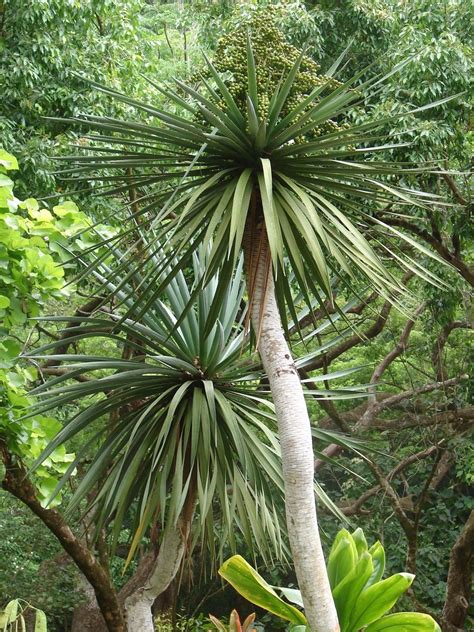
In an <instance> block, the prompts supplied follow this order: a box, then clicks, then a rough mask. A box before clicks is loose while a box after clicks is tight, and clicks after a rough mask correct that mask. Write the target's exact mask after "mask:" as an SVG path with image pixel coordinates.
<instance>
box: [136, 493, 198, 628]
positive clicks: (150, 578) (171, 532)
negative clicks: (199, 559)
mask: <svg viewBox="0 0 474 632" xmlns="http://www.w3.org/2000/svg"><path fill="white" fill-rule="evenodd" d="M193 511H194V494H191V495H190V497H189V498H188V500H187V501H186V504H185V507H184V509H183V512H182V514H181V515H180V517H179V519H178V522H177V524H176V525H169V526H168V527H167V528H166V529H165V532H164V536H163V540H162V542H161V546H160V550H159V553H158V555H157V557H156V560H155V562H154V564H153V566H152V568H151V570H150V572H149V573H148V575H147V577H146V581H145V582H144V584H143V585H142V586H140V588H138V589H137V590H135V591H134V592H133V593H132V594H131V595H129V596H128V597H127V598H126V599H125V602H124V607H125V613H126V619H127V630H128V632H137V631H138V630H140V632H154V630H155V627H154V623H153V613H152V607H153V604H154V602H155V599H156V598H157V597H158V595H161V594H162V593H163V592H164V591H165V590H166V589H167V588H168V586H169V585H170V584H171V582H172V581H173V579H174V578H175V577H176V575H177V574H178V571H179V568H180V566H181V562H182V561H183V557H184V553H185V550H186V545H187V542H188V538H189V533H190V530H191V521H192V515H193Z"/></svg>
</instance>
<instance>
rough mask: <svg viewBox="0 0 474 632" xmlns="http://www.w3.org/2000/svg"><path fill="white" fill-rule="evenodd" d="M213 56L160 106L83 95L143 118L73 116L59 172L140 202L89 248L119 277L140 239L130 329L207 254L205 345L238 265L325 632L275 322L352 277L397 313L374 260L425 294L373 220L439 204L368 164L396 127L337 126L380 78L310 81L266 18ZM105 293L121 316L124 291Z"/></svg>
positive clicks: (331, 619) (315, 625) (301, 57)
mask: <svg viewBox="0 0 474 632" xmlns="http://www.w3.org/2000/svg"><path fill="white" fill-rule="evenodd" d="M215 58H216V60H217V61H216V63H215V65H213V64H212V63H211V62H210V61H208V60H206V64H207V66H206V69H205V71H203V72H202V73H201V74H200V75H199V76H197V75H196V76H195V77H194V79H193V81H191V82H190V83H191V84H192V85H188V84H185V83H183V82H181V81H179V80H176V82H175V83H176V85H175V87H174V88H170V87H167V86H162V85H157V84H155V83H154V82H151V83H152V85H153V86H154V88H155V89H156V90H157V91H158V92H159V93H160V94H161V97H162V98H163V97H165V101H166V103H167V106H166V108H164V109H160V108H158V107H155V106H154V105H153V104H146V103H142V102H138V101H136V100H134V99H131V98H129V97H127V96H125V95H123V94H120V93H118V92H116V91H114V90H111V89H109V88H107V87H105V86H102V85H98V84H95V83H92V85H93V86H95V87H96V89H97V90H100V91H102V92H104V93H106V94H108V95H110V96H111V97H112V98H115V99H119V100H121V101H122V102H124V103H126V104H128V105H129V106H132V107H135V108H136V109H137V110H138V111H139V112H140V117H139V118H137V120H136V121H135V120H124V119H112V118H105V117H100V116H94V115H84V116H81V117H80V118H77V119H73V121H74V122H75V123H77V124H80V125H81V126H82V128H83V129H84V128H85V129H88V130H90V133H89V134H88V135H86V136H85V137H84V139H88V143H89V144H88V145H85V144H84V143H83V144H82V145H81V152H80V154H78V155H73V156H67V157H63V158H61V159H62V160H64V161H66V162H68V163H69V165H68V167H67V169H66V172H68V173H69V176H70V177H71V178H72V179H73V180H74V182H77V181H81V180H84V181H87V182H89V183H91V182H92V183H93V186H96V185H95V184H94V183H95V181H99V182H100V183H101V188H100V190H101V192H102V193H103V194H105V195H107V194H108V195H118V194H121V193H127V192H128V191H130V190H134V191H136V192H138V194H137V196H136V197H135V198H134V201H133V203H132V204H131V213H130V217H131V223H130V224H129V225H125V226H124V228H123V230H122V231H121V232H120V234H118V235H117V236H115V237H113V238H111V239H109V240H108V241H107V242H106V243H105V244H102V248H103V247H104V245H107V246H108V248H107V250H108V254H107V256H109V257H110V255H111V254H112V256H113V253H114V251H116V248H117V244H118V243H119V242H120V241H123V242H124V243H125V244H126V245H127V247H128V253H129V255H128V256H121V258H120V260H117V261H116V264H115V266H114V272H113V274H114V276H115V277H116V276H117V274H123V276H124V279H125V280H126V279H127V278H130V276H131V275H132V273H133V274H136V272H137V270H139V269H140V267H141V266H145V265H147V266H148V265H149V262H150V260H151V256H150V257H145V258H144V259H142V260H137V257H136V256H135V254H134V253H135V249H134V248H133V247H130V245H129V244H130V239H131V235H133V234H134V231H136V230H137V226H138V230H140V231H146V234H147V239H148V241H150V240H151V242H152V243H155V244H156V251H155V252H154V253H153V257H154V266H153V272H147V273H146V274H144V275H143V277H142V280H141V282H140V292H136V291H134V294H135V296H134V315H133V318H134V319H136V320H139V319H140V316H141V314H144V313H146V311H147V309H148V308H149V306H150V305H151V303H152V302H153V300H154V297H155V296H158V295H159V294H160V293H161V292H162V291H163V289H164V288H165V287H166V283H168V282H169V280H170V279H171V278H173V276H175V275H176V274H178V272H179V271H180V270H183V269H185V268H186V267H187V266H188V265H189V264H190V262H191V260H192V257H193V253H195V252H196V251H197V249H198V248H199V247H200V246H204V251H206V252H208V253H209V255H208V256H207V257H206V269H205V272H204V273H203V274H202V277H201V278H200V279H199V281H198V283H197V284H196V286H195V289H194V295H197V294H199V292H200V291H201V289H202V288H204V287H205V286H206V285H207V284H208V283H209V282H210V280H211V279H212V278H214V277H215V276H216V272H217V271H219V283H218V285H217V286H216V288H215V293H214V299H213V301H212V304H211V306H210V309H209V311H208V315H207V322H206V324H205V327H204V335H207V334H208V333H209V332H210V331H211V329H212V328H213V326H214V324H215V322H216V319H217V318H218V314H219V309H220V303H221V300H222V296H223V294H224V293H225V291H226V290H225V288H226V285H227V283H228V280H229V279H230V278H231V277H232V274H233V270H234V269H235V266H236V264H237V261H238V259H239V256H240V254H241V252H242V251H243V252H244V259H245V270H246V282H247V298H248V309H249V315H250V320H251V323H252V327H253V332H254V336H255V340H256V346H257V349H258V352H259V353H260V356H261V360H262V363H263V367H264V369H265V371H266V374H267V377H268V381H269V384H270V388H271V393H272V397H273V400H274V405H275V410H276V416H277V420H278V431H279V437H280V442H281V454H282V464H283V474H284V484H285V498H286V500H285V503H286V517H287V527H288V535H289V540H290V546H291V551H292V557H293V561H294V565H295V569H296V574H297V578H298V583H299V586H300V588H301V592H302V596H303V601H304V605H305V613H306V616H307V620H308V623H309V625H310V627H311V629H312V630H315V631H318V632H333V631H336V630H338V629H339V624H338V620H337V614H336V610H335V607H334V603H333V600H332V596H331V590H330V586H329V582H328V579H327V574H326V567H325V563H324V557H323V553H322V548H321V543H320V538H319V532H318V524H317V515H316V506H315V497H314V486H313V476H314V469H313V445H312V440H311V426H310V420H309V417H308V412H307V408H306V404H305V398H304V393H303V389H302V386H301V383H300V379H299V375H298V372H297V369H296V367H295V364H294V362H293V359H292V357H291V352H290V349H289V347H288V344H287V342H286V338H285V328H286V326H287V324H286V316H285V314H286V313H287V310H288V311H289V313H290V314H291V316H292V318H293V320H295V321H297V307H298V305H297V304H298V302H299V299H298V300H296V299H294V294H293V288H294V287H295V285H297V286H298V289H299V292H300V296H301V297H302V299H301V300H304V301H306V303H307V304H308V306H310V307H311V306H313V305H314V303H315V301H317V300H319V301H321V303H322V304H324V302H325V300H327V299H329V300H330V301H332V302H333V303H334V304H335V302H334V297H333V294H332V289H331V280H332V279H334V278H337V279H339V283H345V284H346V285H347V286H348V287H349V288H350V286H351V283H352V280H353V279H354V277H356V276H357V277H359V278H363V279H365V281H366V283H367V286H368V287H371V288H372V289H373V290H376V291H377V292H379V293H380V294H381V295H383V296H384V297H388V298H389V299H390V297H394V298H391V300H393V301H397V300H399V299H397V298H396V297H400V296H403V294H405V295H406V289H405V288H404V286H402V284H401V283H400V281H399V280H398V278H397V277H396V276H394V275H393V274H392V272H391V271H390V270H389V269H388V268H387V267H386V265H385V264H384V262H383V261H382V258H381V257H382V256H383V257H384V258H385V257H386V258H389V259H390V261H391V262H392V263H393V262H395V263H397V264H398V265H399V266H400V267H401V268H402V269H410V270H412V271H415V272H417V273H419V275H420V276H422V277H423V278H425V279H428V280H431V281H434V279H433V277H432V275H430V274H429V272H427V271H426V270H425V269H423V268H422V266H421V265H420V264H419V263H418V262H417V261H415V260H413V259H410V258H409V256H408V255H407V254H406V251H405V250H406V249H403V248H400V247H399V244H400V241H403V240H405V241H407V242H409V244H410V247H411V248H413V247H415V248H419V249H420V250H421V251H423V253H424V254H428V255H430V253H429V252H428V251H426V250H425V249H424V248H423V247H422V246H418V245H417V244H416V243H414V242H413V241H412V240H411V239H410V238H409V237H405V236H404V235H403V234H402V233H400V232H399V231H397V230H396V229H394V228H391V227H390V226H388V225H386V224H384V223H383V222H382V221H380V220H379V219H378V218H377V216H376V212H377V209H380V208H382V207H383V208H387V207H389V208H390V209H391V210H392V212H393V213H395V212H396V211H397V208H399V207H402V211H403V210H404V209H403V207H404V206H409V207H426V205H427V204H429V205H430V206H432V205H433V204H436V199H433V198H432V197H430V196H428V195H427V194H425V193H421V192H419V191H416V190H412V189H410V188H409V187H408V186H407V185H406V182H407V180H409V179H410V178H411V177H413V176H414V175H416V174H419V173H421V172H426V171H429V168H428V167H421V168H420V167H414V166H410V165H407V164H403V165H399V164H396V163H392V162H384V161H381V160H379V159H378V151H379V150H380V149H387V148H391V147H394V146H395V145H387V144H385V145H382V144H381V143H380V138H381V131H380V130H381V129H383V127H384V126H386V124H387V122H389V121H390V120H392V119H394V118H396V117H397V116H393V117H390V118H385V119H379V120H376V121H372V122H366V123H364V124H355V123H352V122H351V121H350V120H349V119H348V118H347V117H346V114H347V112H348V111H349V110H350V109H352V108H354V107H357V106H358V105H361V104H363V103H364V101H365V99H366V98H368V97H369V96H371V95H372V94H373V92H375V91H376V90H377V87H378V86H379V85H380V83H381V82H382V81H383V80H384V77H383V76H376V77H372V78H370V79H368V80H366V79H364V78H363V76H362V75H361V74H360V75H358V76H356V77H353V78H351V79H349V80H348V81H346V82H345V83H340V82H338V81H336V80H335V79H334V78H333V74H334V73H335V72H336V70H337V66H338V62H336V63H335V64H334V66H333V67H332V68H331V69H330V70H329V71H328V72H327V75H325V76H324V75H319V74H318V66H317V64H316V63H315V62H314V61H312V60H311V59H309V58H308V57H306V56H305V53H304V51H303V52H300V51H298V50H297V49H295V48H294V47H292V46H290V45H289V44H288V43H287V42H286V41H285V40H284V38H283V36H282V34H281V33H280V32H279V31H278V29H277V28H276V27H275V24H274V21H273V17H272V12H271V11H270V10H269V9H266V10H265V12H262V11H256V12H254V13H253V14H252V15H251V18H250V20H247V21H246V22H245V23H242V24H238V25H237V28H236V29H235V30H234V31H233V32H232V33H230V34H229V35H228V36H226V37H224V38H223V39H222V40H221V41H220V43H219V46H218V49H217V51H216V55H215ZM401 66H403V64H401V65H400V67H401ZM393 72H394V71H392V72H391V73H390V74H393ZM422 109H425V108H419V109H418V110H411V111H410V112H409V113H408V114H413V113H414V112H417V111H420V110H422ZM406 114H407V113H405V115H406ZM367 234H369V235H370V242H369V241H368V239H367ZM99 256H105V255H99ZM430 256H433V255H430ZM132 271H133V272H132ZM104 284H105V286H106V285H107V280H106V279H105V280H104ZM118 289H119V291H120V301H121V304H122V305H126V302H127V290H126V289H125V281H124V283H123V284H121V285H120V286H119V288H118ZM336 308H337V305H336ZM185 314H186V310H185V311H184V313H183V318H185ZM179 324H180V323H179V322H178V323H177V326H179ZM204 369H205V367H204Z"/></svg>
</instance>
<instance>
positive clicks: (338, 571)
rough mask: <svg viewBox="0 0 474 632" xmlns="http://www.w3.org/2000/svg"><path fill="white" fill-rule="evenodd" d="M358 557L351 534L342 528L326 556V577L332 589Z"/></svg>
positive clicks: (349, 570) (351, 567)
mask: <svg viewBox="0 0 474 632" xmlns="http://www.w3.org/2000/svg"><path fill="white" fill-rule="evenodd" d="M358 557H359V556H358V554H357V548H356V545H355V543H354V540H353V538H352V536H351V534H350V533H349V531H347V530H346V529H342V530H341V531H339V533H338V534H337V536H336V538H335V539H334V543H333V546H332V548H331V552H330V553H329V558H328V577H329V583H330V584H331V588H332V589H333V590H334V589H335V588H336V586H337V585H338V584H339V582H341V581H342V580H343V579H344V578H345V577H346V576H347V575H348V574H349V573H350V572H351V571H352V569H353V568H354V566H355V564H356V561H357V559H358Z"/></svg>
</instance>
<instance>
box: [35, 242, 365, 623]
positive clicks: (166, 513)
mask: <svg viewBox="0 0 474 632" xmlns="http://www.w3.org/2000/svg"><path fill="white" fill-rule="evenodd" d="M141 246H142V251H141V254H142V256H143V254H144V253H145V252H147V242H146V239H143V240H142V242H141ZM116 254H118V253H116ZM203 266H204V268H205V266H206V257H205V256H201V257H198V255H197V254H196V255H195V256H194V274H192V273H191V271H187V277H188V278H186V276H185V275H184V274H183V272H179V273H178V274H177V275H175V277H174V278H173V279H172V280H171V281H170V282H169V283H168V284H167V286H166V289H165V291H164V292H163V293H162V294H161V295H160V297H156V298H155V300H154V301H153V302H152V303H151V304H150V305H149V307H148V309H147V312H146V314H143V316H142V317H141V318H140V320H135V319H134V316H135V311H134V305H133V300H131V299H125V301H126V304H127V311H128V312H129V315H128V317H127V318H125V319H123V318H121V315H120V309H119V310H118V311H117V312H114V313H110V312H109V311H105V312H98V313H95V314H92V315H81V316H79V315H77V316H75V317H67V318H66V317H64V318H62V317H59V318H57V321H58V322H65V323H66V329H65V330H64V332H63V336H62V337H61V338H60V339H59V340H55V341H54V342H52V343H48V344H47V345H46V346H44V347H42V348H40V349H37V350H35V351H34V352H32V354H30V355H29V356H28V357H29V358H30V359H33V357H34V358H35V361H43V360H44V358H45V356H44V355H43V354H45V353H47V354H48V355H47V356H46V358H47V362H48V363H50V364H58V363H61V365H62V366H61V368H60V370H59V374H58V375H57V376H56V377H54V378H53V379H51V380H49V381H46V382H45V383H44V384H43V385H41V386H40V387H38V388H37V389H36V391H34V393H35V394H36V396H37V398H38V404H37V406H36V409H35V410H36V411H37V412H38V411H40V410H42V411H45V410H51V409H55V408H64V407H67V406H68V405H69V404H70V403H71V402H73V401H75V402H78V403H80V404H81V405H80V407H79V408H80V410H79V412H77V414H76V415H74V416H71V418H70V419H69V420H68V422H67V423H66V424H65V426H64V428H63V430H62V431H61V432H60V433H59V434H58V435H57V436H56V438H55V439H54V441H53V442H51V443H50V444H49V446H48V448H47V450H46V451H45V453H44V454H43V455H42V457H41V458H40V461H41V460H44V458H46V457H47V456H48V455H50V454H51V453H52V451H54V450H55V449H56V447H57V446H58V445H60V444H61V443H63V442H66V441H68V440H70V439H72V438H73V437H76V438H77V439H80V433H81V432H82V431H84V430H89V433H88V435H87V436H88V439H87V440H86V441H84V442H82V445H81V442H80V441H79V446H80V447H79V448H78V450H77V454H76V459H75V461H74V462H73V463H71V466H70V467H69V470H68V471H67V472H66V473H65V475H64V477H63V479H62V480H61V482H60V483H59V485H58V487H57V491H59V490H60V489H61V487H62V486H63V485H64V484H65V483H66V482H67V480H68V479H69V477H70V476H71V474H72V473H73V471H74V469H75V467H76V466H77V464H78V463H79V462H80V461H81V460H82V459H86V458H88V459H91V464H90V466H89V467H88V468H87V470H86V473H85V475H84V477H83V478H82V479H81V481H80V483H79V485H78V486H77V489H76V492H75V494H74V495H73V498H72V500H71V503H70V507H69V511H74V510H75V509H76V508H77V507H78V505H79V503H81V501H82V500H84V499H88V500H89V503H90V502H91V501H90V499H91V498H92V499H93V500H92V503H91V506H90V510H89V512H88V515H89V516H90V519H93V526H92V530H93V527H94V524H95V528H96V531H97V533H98V534H100V533H103V532H104V531H103V530H104V527H105V526H106V523H107V521H109V520H110V518H113V524H112V525H111V526H112V529H111V535H112V547H113V546H114V544H115V542H116V541H117V538H118V536H119V534H120V533H121V530H122V528H123V522H124V519H125V520H127V521H130V519H132V520H133V517H135V526H134V533H135V535H134V538H133V540H132V544H131V549H130V553H129V559H130V558H131V557H132V556H133V554H134V551H135V550H136V547H137V545H138V543H139V542H140V540H141V537H142V535H143V534H144V533H146V530H147V528H148V527H149V526H150V525H151V526H153V527H155V531H156V528H157V527H158V531H159V532H160V537H159V540H160V548H159V552H158V555H157V556H156V559H154V560H152V563H151V564H150V565H149V567H147V572H146V573H145V575H144V577H143V578H142V581H141V582H138V583H137V584H136V586H135V589H134V590H133V591H132V592H131V593H130V594H129V595H127V598H126V599H124V600H123V602H124V603H123V605H124V611H125V613H126V619H127V625H128V629H129V630H130V632H132V631H134V630H141V631H143V632H148V631H150V632H152V631H153V620H152V606H153V603H154V601H155V599H156V597H157V596H158V595H160V594H161V593H162V592H163V591H164V590H166V588H167V587H168V585H169V584H170V582H171V581H172V580H173V579H174V577H175V576H176V574H177V573H178V570H179V569H180V567H181V563H182V560H183V556H184V554H185V551H187V552H188V553H189V554H190V553H191V551H192V547H193V544H195V543H196V542H199V544H200V546H201V547H206V544H207V547H208V549H209V550H210V553H211V557H212V559H216V557H217V556H218V555H219V554H220V551H221V550H222V547H223V546H224V544H225V545H230V547H231V548H232V549H235V548H236V537H235V530H236V528H237V529H240V531H241V533H242V536H243V538H244V539H245V541H246V544H247V546H248V547H249V549H255V550H256V551H258V552H259V553H260V554H261V555H263V557H264V558H265V559H267V561H268V562H270V561H271V559H272V558H273V557H275V556H277V557H278V558H285V557H287V550H286V546H285V545H284V544H283V539H282V536H281V527H282V525H283V522H284V520H283V519H282V516H281V513H282V512H281V507H282V496H283V480H282V472H281V464H280V446H279V441H278V436H277V434H276V424H275V415H274V410H273V405H272V403H271V401H270V400H269V397H268V389H265V388H263V387H259V388H258V389H257V387H256V385H257V384H258V383H259V382H260V381H261V377H262V371H261V368H260V367H259V366H258V363H256V362H255V360H252V359H251V358H250V359H249V357H248V353H247V347H248V334H247V333H246V332H245V326H244V321H245V312H242V309H241V308H242V297H243V292H244V284H243V282H242V281H243V278H242V272H243V270H242V269H243V262H242V260H241V261H240V264H239V265H238V267H237V270H236V271H235V274H234V276H233V278H232V279H231V280H230V282H229V283H228V284H227V289H226V291H225V292H222V293H221V303H220V309H219V311H218V313H217V314H216V321H215V323H214V326H213V327H212V329H211V331H210V333H209V335H207V336H205V335H204V324H205V322H206V320H207V317H208V312H209V309H210V307H211V305H212V299H213V296H214V293H215V290H216V287H217V283H218V280H217V278H214V279H212V280H211V281H210V282H209V283H208V284H207V286H206V287H205V288H204V289H202V291H201V292H200V293H199V296H197V297H195V298H194V300H193V301H192V305H191V306H190V307H189V308H188V309H187V313H186V316H185V318H183V319H182V321H181V324H180V325H177V322H178V320H179V318H180V316H181V314H182V313H183V311H184V310H185V309H186V307H187V305H188V303H189V301H190V299H191V295H192V289H193V283H194V279H195V278H196V279H198V280H199V279H200V278H201V276H202V270H203ZM149 267H153V262H150V265H149ZM106 272H109V273H110V268H109V267H108V265H106V264H105V263H100V262H99V263H97V268H96V269H95V276H96V277H98V278H99V279H100V280H103V279H104V277H103V274H104V273H106ZM110 276H111V275H110V274H109V277H110ZM141 281H142V276H141V275H140V274H136V275H134V276H133V278H132V279H130V287H129V286H128V285H127V286H124V285H123V284H122V290H121V291H120V290H118V285H119V284H121V279H120V278H116V279H115V281H113V280H112V278H109V280H108V282H107V290H108V291H109V292H111V293H112V294H113V295H114V296H116V297H117V298H118V299H120V298H121V297H122V298H123V297H124V295H125V293H126V291H128V290H131V289H135V290H136V291H137V289H138V288H139V286H140V283H141ZM239 313H240V315H239ZM328 326H329V325H328ZM111 341H113V342H114V343H115V344H114V346H113V350H112V351H109V352H108V353H104V355H98V354H97V352H96V351H94V350H92V351H91V352H89V353H87V352H85V353H83V354H69V353H68V346H69V344H71V343H73V342H74V343H75V344H76V345H79V347H80V348H82V347H85V348H86V350H87V348H92V349H96V348H101V349H109V347H110V342H111ZM117 353H118V354H119V356H120V357H117ZM311 356H312V354H309V356H306V360H308V359H309V358H311ZM303 360H304V358H303ZM349 372H350V370H349ZM338 375H339V374H338ZM349 395H350V392H349V391H347V390H345V391H344V396H345V397H348V396H349ZM353 395H354V396H358V395H360V393H358V392H354V393H353ZM91 396H92V397H93V399H92V401H90V397H91ZM87 402H89V403H87ZM107 417H108V418H109V422H108V423H104V422H103V420H104V418H105V419H107ZM314 432H315V435H316V436H317V437H318V439H319V440H320V441H321V440H325V442H326V443H329V442H331V441H333V440H334V439H336V440H337V437H335V436H334V433H330V432H325V431H322V430H318V429H315V430H314ZM339 439H340V441H341V442H342V444H343V445H345V446H346V447H348V446H349V447H350V446H351V445H352V443H351V442H350V441H348V440H344V439H342V438H339ZM94 445H99V448H98V449H97V450H92V446H94ZM91 451H92V452H94V454H93V455H92V456H91V454H90V453H91ZM229 489H231V490H232V491H231V493H229ZM322 498H323V500H324V499H325V497H324V495H323V496H322ZM327 502H328V505H329V507H331V504H330V503H329V501H327ZM37 504H38V503H37ZM217 507H220V511H216V508H217ZM94 508H97V511H96V512H94V511H93V509H94ZM50 514H51V512H48V511H46V510H45V511H44V512H43V514H41V516H43V515H44V516H46V517H48V516H49V515H50ZM58 516H59V514H58ZM59 518H60V516H59ZM59 518H58V520H59ZM218 536H220V537H218ZM65 548H66V547H65ZM90 559H93V558H90ZM90 559H89V557H88V558H87V560H89V561H90ZM86 570H87V577H88V578H89V581H90V582H91V585H92V586H93V588H94V590H95V592H96V594H97V597H98V601H99V604H100V607H101V611H102V612H103V615H104V619H105V621H107V624H108V625H109V628H110V629H111V630H112V629H113V630H115V629H117V630H118V629H119V627H117V626H118V624H117V622H116V621H115V620H112V619H111V618H110V616H109V612H108V610H106V606H107V605H108V604H105V605H104V603H103V602H104V598H103V592H104V587H103V583H104V582H102V583H100V581H99V580H101V579H102V577H101V576H99V578H98V579H97V573H95V574H94V572H93V570H94V569H92V571H89V569H88V568H87V569H86ZM107 588H110V582H109V585H106V589H107ZM101 591H102V592H101ZM119 596H120V597H121V595H119ZM116 597H117V596H116V595H115V602H116V601H117V599H116ZM111 598H112V597H111ZM115 605H117V604H116V603H115ZM119 614H120V610H119ZM122 624H123V622H120V625H122Z"/></svg>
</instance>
